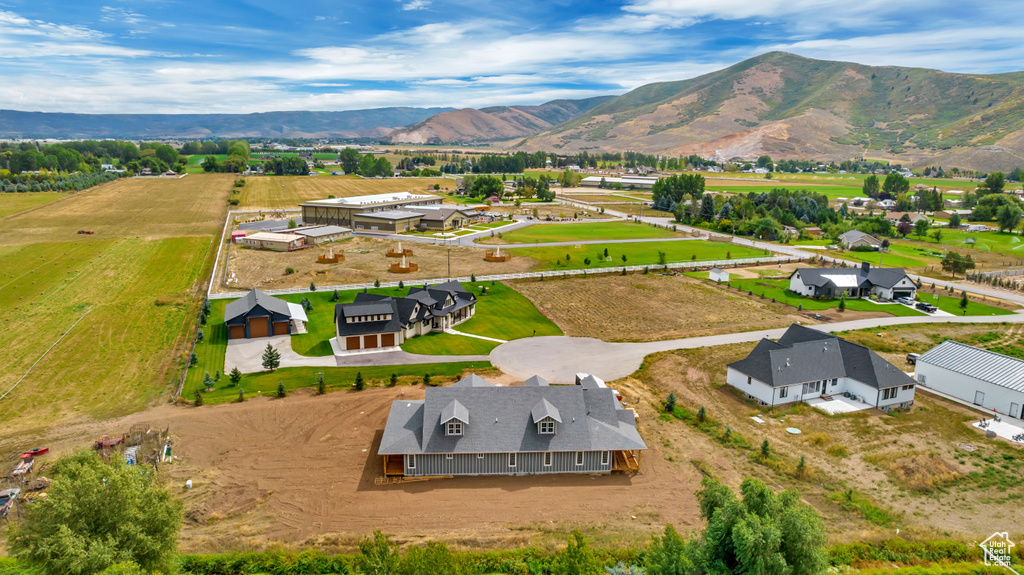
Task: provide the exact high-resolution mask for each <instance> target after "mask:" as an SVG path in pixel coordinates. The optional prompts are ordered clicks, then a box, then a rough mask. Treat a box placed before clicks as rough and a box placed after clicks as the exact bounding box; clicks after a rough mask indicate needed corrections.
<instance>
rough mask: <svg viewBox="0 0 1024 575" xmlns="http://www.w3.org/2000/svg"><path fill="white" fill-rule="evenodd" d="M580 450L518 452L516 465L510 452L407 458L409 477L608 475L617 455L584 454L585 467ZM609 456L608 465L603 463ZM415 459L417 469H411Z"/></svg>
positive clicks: (406, 470) (440, 454)
mask: <svg viewBox="0 0 1024 575" xmlns="http://www.w3.org/2000/svg"><path fill="white" fill-rule="evenodd" d="M545 453H550V454H551V465H544V454H545ZM577 453H578V452H576V451H551V452H543V451H539V452H529V453H516V466H515V467H510V466H509V464H508V457H509V454H508V453H453V454H451V459H449V458H448V454H445V453H429V454H426V455H423V454H420V455H415V456H411V455H406V456H405V475H406V476H408V477H415V476H428V475H535V474H543V473H607V472H610V471H611V470H612V463H613V462H614V461H615V454H614V453H612V452H610V451H584V452H583V465H576V454H577ZM602 453H607V454H608V455H607V456H606V457H607V462H608V463H606V464H602V463H601V457H602V455H601V454H602ZM413 457H415V467H412V468H410V463H412V458H413Z"/></svg>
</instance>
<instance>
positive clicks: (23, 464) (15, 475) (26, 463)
mask: <svg viewBox="0 0 1024 575" xmlns="http://www.w3.org/2000/svg"><path fill="white" fill-rule="evenodd" d="M35 464H36V460H35V459H34V458H29V459H22V460H21V461H19V462H18V465H16V466H14V471H11V479H19V480H20V479H24V478H25V476H26V475H28V472H29V471H32V466H34V465H35Z"/></svg>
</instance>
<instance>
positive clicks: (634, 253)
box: [507, 224, 766, 271]
mask: <svg viewBox="0 0 1024 575" xmlns="http://www.w3.org/2000/svg"><path fill="white" fill-rule="evenodd" d="M627 225H635V224H627ZM507 249H508V250H509V252H510V253H513V254H514V255H524V256H529V257H532V258H535V259H538V260H540V263H539V264H538V265H537V267H536V268H534V271H547V270H558V269H579V268H588V267H590V268H608V267H622V266H657V265H659V254H658V252H665V260H666V261H667V262H669V263H672V262H687V261H709V260H710V261H715V260H727V259H740V258H755V257H765V256H766V254H765V253H764V250H759V249H754V248H750V247H747V246H739V245H735V244H729V243H724V242H708V241H702V240H694V241H675V242H637V243H618V244H584V245H581V246H580V247H579V248H576V247H573V246H550V247H535V248H517V247H515V246H507ZM605 249H607V250H608V256H609V257H610V258H611V261H606V260H605V259H604V250H605ZM623 254H625V256H626V261H625V262H623V261H622V255H623ZM566 255H569V260H566V259H565V256H566ZM585 258H590V260H591V263H590V265H589V266H587V265H584V264H583V261H584V259H585ZM652 271H656V270H652Z"/></svg>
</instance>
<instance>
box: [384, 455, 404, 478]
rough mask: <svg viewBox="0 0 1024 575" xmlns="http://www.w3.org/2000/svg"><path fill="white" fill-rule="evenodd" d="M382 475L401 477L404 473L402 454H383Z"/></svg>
mask: <svg viewBox="0 0 1024 575" xmlns="http://www.w3.org/2000/svg"><path fill="white" fill-rule="evenodd" d="M383 457H384V477H401V476H403V475H405V456H404V455H385V456H383Z"/></svg>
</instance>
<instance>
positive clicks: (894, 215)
mask: <svg viewBox="0 0 1024 575" xmlns="http://www.w3.org/2000/svg"><path fill="white" fill-rule="evenodd" d="M903 216H907V219H909V220H910V223H912V224H916V223H917V222H919V221H921V220H924V221H927V222H930V221H932V220H931V218H929V217H928V216H926V215H924V214H921V213H918V212H889V213H888V214H885V219H886V221H888V222H889V223H890V224H893V225H896V224H898V223H899V221H900V220H901V219H903Z"/></svg>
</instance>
